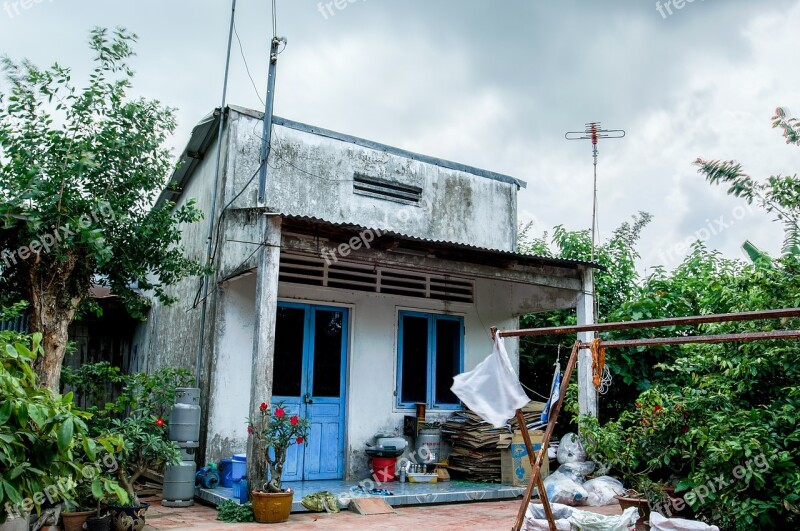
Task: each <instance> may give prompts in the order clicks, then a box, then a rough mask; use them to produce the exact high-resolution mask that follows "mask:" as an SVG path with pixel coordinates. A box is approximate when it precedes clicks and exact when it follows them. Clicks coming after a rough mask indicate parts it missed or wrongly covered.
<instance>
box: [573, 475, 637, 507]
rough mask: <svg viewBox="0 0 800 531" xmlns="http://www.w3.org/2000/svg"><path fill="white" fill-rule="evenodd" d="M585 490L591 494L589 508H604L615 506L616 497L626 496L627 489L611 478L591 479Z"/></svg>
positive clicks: (588, 501) (584, 486) (588, 502)
mask: <svg viewBox="0 0 800 531" xmlns="http://www.w3.org/2000/svg"><path fill="white" fill-rule="evenodd" d="M562 466H563V465H562ZM583 488H584V489H586V492H588V493H589V499H588V500H587V502H586V505H588V506H589V507H603V506H605V505H611V504H614V503H616V502H617V500H616V499H614V496H621V495H623V494H625V487H624V486H623V485H622V482H621V481H620V480H618V479H616V478H612V477H611V476H600V477H599V478H594V479H590V480H589V481H587V482H586V483H584V484H583Z"/></svg>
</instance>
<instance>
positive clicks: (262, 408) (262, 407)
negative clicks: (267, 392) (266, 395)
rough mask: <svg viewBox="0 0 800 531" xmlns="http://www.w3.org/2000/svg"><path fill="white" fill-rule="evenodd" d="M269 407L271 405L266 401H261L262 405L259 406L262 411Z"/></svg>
mask: <svg viewBox="0 0 800 531" xmlns="http://www.w3.org/2000/svg"><path fill="white" fill-rule="evenodd" d="M268 407H269V406H268V405H267V403H266V402H261V406H259V409H260V410H261V411H266V410H267V408H268Z"/></svg>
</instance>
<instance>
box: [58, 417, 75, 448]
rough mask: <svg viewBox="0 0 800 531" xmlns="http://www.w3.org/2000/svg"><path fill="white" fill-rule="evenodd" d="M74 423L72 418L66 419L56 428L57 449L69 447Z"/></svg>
mask: <svg viewBox="0 0 800 531" xmlns="http://www.w3.org/2000/svg"><path fill="white" fill-rule="evenodd" d="M74 429H75V425H74V424H73V420H72V419H71V418H70V419H67V420H65V421H64V423H63V424H61V426H60V427H59V428H58V437H57V441H58V449H59V451H62V452H63V451H64V450H66V449H68V448H69V447H70V445H71V444H72V435H73V433H74Z"/></svg>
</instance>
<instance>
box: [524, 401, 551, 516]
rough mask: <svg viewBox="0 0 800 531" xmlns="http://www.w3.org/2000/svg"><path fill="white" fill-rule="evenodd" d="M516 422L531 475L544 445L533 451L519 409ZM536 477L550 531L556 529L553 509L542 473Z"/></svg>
mask: <svg viewBox="0 0 800 531" xmlns="http://www.w3.org/2000/svg"><path fill="white" fill-rule="evenodd" d="M517 423H518V424H519V426H520V430H521V431H522V440H523V441H525V448H527V450H528V460H529V461H530V462H531V477H533V470H534V469H535V468H536V462H537V461H539V455H538V453H540V452H546V451H547V449H546V448H545V446H544V445H542V447H541V448H540V449H539V452H537V454H534V453H533V443H532V442H531V434H530V433H528V426H527V424H526V423H525V416H524V415H523V414H522V410H521V409H518V410H517ZM540 462H542V463H544V459H542V460H541V461H540ZM536 479H537V481H536V486H537V487H539V498H540V499H541V500H542V506H543V507H544V515H545V516H546V517H547V523H548V524H550V531H556V521H555V519H554V518H553V510H552V508H551V507H550V500H548V499H547V492H546V491H545V488H544V482H542V475H541V474H538V475H537V476H536Z"/></svg>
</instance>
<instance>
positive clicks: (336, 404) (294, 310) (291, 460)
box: [272, 303, 348, 481]
mask: <svg viewBox="0 0 800 531" xmlns="http://www.w3.org/2000/svg"><path fill="white" fill-rule="evenodd" d="M347 313H348V312H347V310H346V309H344V308H336V307H329V306H313V305H307V304H295V303H279V304H278V319H277V326H276V331H275V368H274V376H273V384H272V385H273V403H277V402H279V401H281V402H283V403H284V407H285V409H286V411H287V413H288V414H291V415H301V416H304V417H306V418H308V420H309V422H310V424H311V429H310V431H309V436H308V443H307V444H305V445H295V446H292V447H291V448H290V449H289V451H288V452H287V456H286V465H285V466H284V471H283V480H284V481H301V480H317V479H341V478H342V477H343V476H344V474H343V473H344V424H345V374H346V371H345V369H346V367H345V365H346V360H347V337H348V333H347V325H348V318H347V317H348V315H347Z"/></svg>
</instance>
